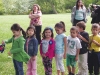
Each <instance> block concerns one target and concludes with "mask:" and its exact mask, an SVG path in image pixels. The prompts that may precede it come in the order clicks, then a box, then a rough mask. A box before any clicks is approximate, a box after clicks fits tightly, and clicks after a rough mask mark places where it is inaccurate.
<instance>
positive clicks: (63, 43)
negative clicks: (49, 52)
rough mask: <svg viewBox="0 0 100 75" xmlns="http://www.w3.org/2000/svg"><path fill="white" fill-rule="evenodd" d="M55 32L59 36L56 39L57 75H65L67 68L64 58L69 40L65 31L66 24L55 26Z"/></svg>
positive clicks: (61, 23) (60, 23)
mask: <svg viewBox="0 0 100 75" xmlns="http://www.w3.org/2000/svg"><path fill="white" fill-rule="evenodd" d="M55 31H56V33H57V34H58V35H57V36H56V37H55V42H56V45H55V59H56V67H57V75H60V71H61V75H64V72H65V68H64V64H63V56H64V57H65V55H66V49H67V38H66V35H65V34H64V32H65V31H66V30H65V24H64V22H62V21H61V22H59V23H57V24H56V25H55Z"/></svg>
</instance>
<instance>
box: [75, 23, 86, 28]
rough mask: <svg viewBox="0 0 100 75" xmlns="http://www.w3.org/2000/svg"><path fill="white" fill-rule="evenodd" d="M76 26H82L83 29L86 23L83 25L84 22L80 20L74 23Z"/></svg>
mask: <svg viewBox="0 0 100 75" xmlns="http://www.w3.org/2000/svg"><path fill="white" fill-rule="evenodd" d="M76 26H78V27H79V28H83V30H85V28H86V25H85V22H84V21H80V22H78V23H77V24H76Z"/></svg>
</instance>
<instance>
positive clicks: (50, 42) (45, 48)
mask: <svg viewBox="0 0 100 75" xmlns="http://www.w3.org/2000/svg"><path fill="white" fill-rule="evenodd" d="M54 50H55V41H54V39H53V29H52V28H50V27H46V28H45V29H44V31H43V39H42V41H41V43H40V54H41V57H42V60H43V61H42V62H43V65H44V69H45V75H52V58H53V57H54V56H55V51H54Z"/></svg>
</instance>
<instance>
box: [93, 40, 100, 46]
mask: <svg viewBox="0 0 100 75" xmlns="http://www.w3.org/2000/svg"><path fill="white" fill-rule="evenodd" d="M92 42H93V43H94V44H96V45H97V46H99V47H100V43H98V42H97V41H95V40H92Z"/></svg>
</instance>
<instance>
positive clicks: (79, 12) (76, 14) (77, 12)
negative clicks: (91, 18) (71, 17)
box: [75, 9, 84, 20]
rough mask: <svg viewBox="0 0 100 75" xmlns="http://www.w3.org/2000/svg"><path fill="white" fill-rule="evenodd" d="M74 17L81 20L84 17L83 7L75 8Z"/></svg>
mask: <svg viewBox="0 0 100 75" xmlns="http://www.w3.org/2000/svg"><path fill="white" fill-rule="evenodd" d="M75 19H76V20H83V19H84V16H83V9H79V10H76V13H75Z"/></svg>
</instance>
